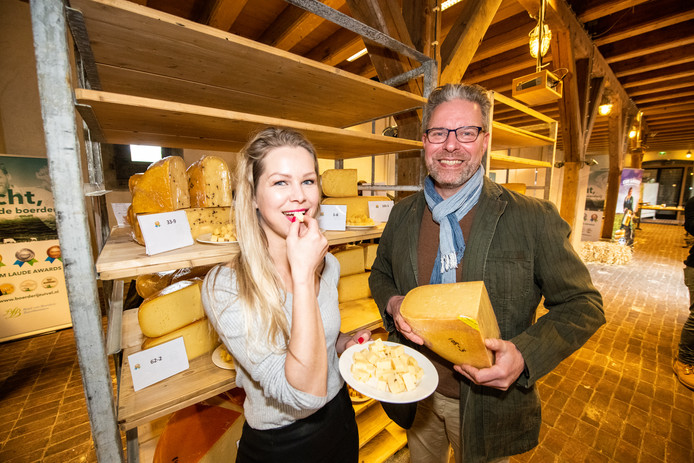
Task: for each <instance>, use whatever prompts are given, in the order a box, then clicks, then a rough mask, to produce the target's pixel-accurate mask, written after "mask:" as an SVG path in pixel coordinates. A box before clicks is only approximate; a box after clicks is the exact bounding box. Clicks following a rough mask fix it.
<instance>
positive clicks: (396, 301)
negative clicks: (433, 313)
mask: <svg viewBox="0 0 694 463" xmlns="http://www.w3.org/2000/svg"><path fill="white" fill-rule="evenodd" d="M403 299H405V296H393V297H391V298H390V299H389V300H388V305H387V306H386V312H388V314H389V315H390V316H391V317H393V322H394V323H395V328H397V330H398V331H400V332H401V333H402V334H403V336H405V337H406V338H407V339H409V340H410V341H412V342H413V343H415V344H419V345H420V346H421V345H422V344H424V339H422V338H420V337H419V336H417V335H416V334H414V332H412V328H411V327H410V325H408V324H407V322H406V321H405V319H404V318H403V317H402V315H401V314H400V306H401V305H402V300H403Z"/></svg>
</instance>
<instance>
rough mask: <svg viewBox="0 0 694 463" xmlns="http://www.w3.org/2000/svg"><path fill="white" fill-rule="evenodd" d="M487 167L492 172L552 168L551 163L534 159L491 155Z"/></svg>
mask: <svg viewBox="0 0 694 463" xmlns="http://www.w3.org/2000/svg"><path fill="white" fill-rule="evenodd" d="M489 165H490V168H491V169H492V170H496V169H535V168H545V167H552V163H550V162H547V161H538V160H536V159H528V158H519V157H515V156H505V155H498V154H493V153H491V154H490V156H489Z"/></svg>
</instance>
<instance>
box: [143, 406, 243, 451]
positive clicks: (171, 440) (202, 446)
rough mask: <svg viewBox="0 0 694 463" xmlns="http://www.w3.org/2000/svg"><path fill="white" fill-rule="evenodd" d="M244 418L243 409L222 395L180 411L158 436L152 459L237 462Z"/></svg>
mask: <svg viewBox="0 0 694 463" xmlns="http://www.w3.org/2000/svg"><path fill="white" fill-rule="evenodd" d="M244 421H245V420H244V416H243V408H242V407H240V406H239V405H237V404H235V403H233V402H232V401H230V400H224V401H222V400H220V399H219V396H217V397H214V398H213V399H212V400H207V401H205V402H201V403H197V404H194V405H190V406H188V407H186V408H183V409H181V410H178V411H176V412H174V413H173V414H172V415H171V417H170V418H169V420H168V421H167V423H166V426H165V427H164V430H163V431H162V433H161V435H160V436H159V440H158V441H157V447H156V449H155V450H154V457H153V459H152V462H153V463H171V462H181V463H184V462H185V463H217V462H220V461H234V460H235V459H236V449H237V445H238V441H239V439H240V438H241V431H242V429H243V423H244Z"/></svg>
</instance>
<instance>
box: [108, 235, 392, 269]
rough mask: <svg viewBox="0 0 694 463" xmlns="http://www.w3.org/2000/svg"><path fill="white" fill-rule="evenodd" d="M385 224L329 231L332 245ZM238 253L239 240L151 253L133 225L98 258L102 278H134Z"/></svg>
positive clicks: (360, 237)
mask: <svg viewBox="0 0 694 463" xmlns="http://www.w3.org/2000/svg"><path fill="white" fill-rule="evenodd" d="M384 226H385V225H384V224H381V225H380V226H378V227H376V228H374V229H373V230H371V231H367V232H366V233H365V232H363V231H350V230H348V231H343V232H341V231H326V232H325V236H326V237H327V238H328V243H330V244H331V245H336V244H343V243H349V242H354V241H359V240H365V239H372V238H378V237H380V236H381V233H382V232H383V228H384ZM238 252H239V247H238V244H236V243H230V244H228V245H225V246H219V245H212V244H200V243H195V244H194V245H192V246H187V247H185V248H180V249H174V250H172V251H167V252H163V253H161V254H155V255H153V256H148V255H147V254H146V253H145V247H144V246H141V245H139V244H137V243H136V242H134V241H133V240H132V239H131V238H130V227H115V228H113V229H112V230H111V235H110V236H109V238H108V240H107V241H106V244H105V245H104V248H103V249H102V251H101V254H100V255H99V257H98V258H97V260H96V271H97V272H98V273H99V278H100V279H102V280H114V279H118V278H131V277H136V276H138V275H146V274H148V273H155V272H165V271H168V270H176V269H179V268H185V267H198V266H201V265H211V264H218V263H222V262H227V261H229V260H230V259H231V258H232V257H233V256H234V255H236V253H238Z"/></svg>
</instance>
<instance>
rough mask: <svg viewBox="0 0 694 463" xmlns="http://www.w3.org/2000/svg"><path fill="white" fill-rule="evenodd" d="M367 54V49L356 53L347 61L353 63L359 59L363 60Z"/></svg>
mask: <svg viewBox="0 0 694 463" xmlns="http://www.w3.org/2000/svg"><path fill="white" fill-rule="evenodd" d="M365 54H366V48H364V49H362V50H359V51H358V52H356V53H355V54H353V55H352V56H350V57H349V58H347V61H349V62H350V63H351V62H352V61H354V60H356V59H357V58H361V57H362V56H364V55H365Z"/></svg>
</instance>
